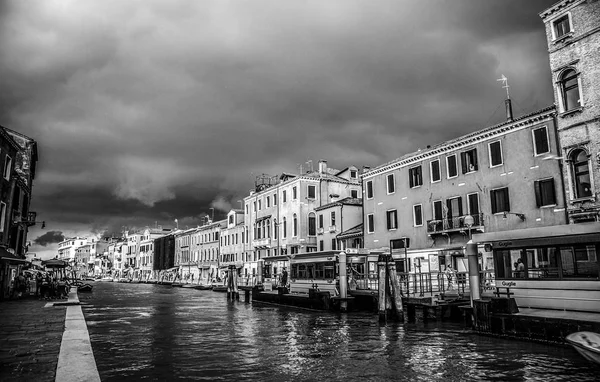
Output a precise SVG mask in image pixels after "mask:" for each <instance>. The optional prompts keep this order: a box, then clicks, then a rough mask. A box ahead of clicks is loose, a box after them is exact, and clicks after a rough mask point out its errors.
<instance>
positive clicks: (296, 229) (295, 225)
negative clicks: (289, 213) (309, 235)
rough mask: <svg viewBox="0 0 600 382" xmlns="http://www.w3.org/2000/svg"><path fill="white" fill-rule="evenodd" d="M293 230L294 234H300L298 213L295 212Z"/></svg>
mask: <svg viewBox="0 0 600 382" xmlns="http://www.w3.org/2000/svg"><path fill="white" fill-rule="evenodd" d="M293 224H294V225H293V229H294V230H293V232H294V235H293V236H298V216H296V214H294V222H293Z"/></svg>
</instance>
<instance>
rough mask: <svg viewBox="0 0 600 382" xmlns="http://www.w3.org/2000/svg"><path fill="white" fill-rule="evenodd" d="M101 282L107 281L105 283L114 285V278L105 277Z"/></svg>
mask: <svg viewBox="0 0 600 382" xmlns="http://www.w3.org/2000/svg"><path fill="white" fill-rule="evenodd" d="M100 281H105V282H109V283H112V282H113V278H112V277H109V276H105V277H102V278H101V279H100Z"/></svg>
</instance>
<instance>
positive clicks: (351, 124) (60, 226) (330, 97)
mask: <svg viewBox="0 0 600 382" xmlns="http://www.w3.org/2000/svg"><path fill="white" fill-rule="evenodd" d="M554 2H555V1H554V0H550V1H547V0H544V1H543V0H528V1H522V0H511V1H509V0H503V1H500V0H496V1H484V0H445V1H442V0H412V1H400V0H390V1H380V0H375V1H372V0H363V1H353V0H338V1H334V0H327V1H322V0H315V1H311V0H302V1H300V0H287V1H282V0H271V1H262V0H243V1H242V0H239V1H225V0H216V1H207V0H202V1H195V0H189V1H183V0H182V1H167V0H165V1H148V0H144V1H141V0H140V1H124V0H112V1H108V0H104V1H92V0H90V1H85V0H73V1H58V0H57V1H53V0H43V1H42V0H40V1H33V0H32V1H19V0H14V1H9V2H6V1H2V0H0V43H1V45H0V47H1V51H0V86H1V89H2V91H1V92H0V124H2V125H4V126H6V127H9V128H12V129H15V130H17V131H20V132H22V133H24V134H27V135H29V136H30V137H32V138H34V139H36V140H37V142H38V144H39V153H40V162H39V173H38V176H37V179H36V181H35V184H34V186H35V187H34V200H33V203H32V208H33V209H34V210H36V211H37V212H38V216H39V217H40V219H41V220H45V221H46V222H47V228H46V230H45V231H41V230H40V229H37V228H36V229H34V230H32V232H31V233H30V238H31V240H32V241H34V240H35V239H36V238H39V237H41V236H42V235H44V234H45V236H44V237H43V238H41V239H40V240H37V241H35V242H34V245H33V246H32V247H31V248H30V250H31V251H32V252H36V253H45V254H52V255H54V254H55V253H56V245H55V243H53V241H54V240H55V239H59V238H61V237H62V235H65V236H72V235H92V234H99V233H101V232H103V231H105V230H109V231H111V232H118V231H120V230H121V229H122V227H124V226H127V227H144V226H146V225H149V226H153V225H155V224H162V225H164V226H172V225H173V224H174V223H173V221H174V219H175V218H177V219H178V220H179V225H180V227H181V226H182V225H183V226H185V225H189V226H195V225H197V224H199V222H200V217H201V216H202V215H203V214H206V213H208V212H209V208H210V207H211V206H213V207H214V208H215V211H216V213H215V214H216V216H215V217H216V218H219V217H222V216H223V213H224V212H226V211H227V210H229V208H231V207H239V203H237V200H239V199H241V198H242V197H243V196H245V195H247V193H248V190H249V189H250V188H252V186H253V180H254V176H255V175H257V174H261V173H267V174H272V175H275V174H279V173H281V172H282V171H287V172H294V171H298V165H299V164H300V163H304V162H307V161H308V160H312V161H313V162H314V163H315V164H316V163H317V161H318V160H319V159H325V160H327V161H328V163H329V165H330V166H331V167H335V168H344V167H346V166H347V165H351V164H354V165H356V166H358V167H361V166H364V165H368V166H376V165H379V164H381V163H383V162H386V161H389V160H392V159H394V158H397V157H399V156H401V155H402V154H405V153H407V152H410V151H414V150H415V149H417V148H419V147H426V146H427V145H428V144H431V145H433V144H436V143H439V142H442V141H444V140H447V139H450V138H453V137H456V136H458V135H461V134H465V133H468V132H470V131H473V130H477V129H481V128H484V127H486V126H489V125H492V124H495V123H498V122H501V121H502V119H503V110H502V107H503V106H502V105H503V100H504V97H505V91H504V89H502V87H501V84H500V83H498V82H497V81H496V79H498V78H500V76H501V74H504V75H506V76H507V77H508V78H509V83H510V85H511V88H510V90H511V96H512V98H513V101H514V108H515V114H523V113H528V112H531V111H534V110H537V109H540V108H543V107H546V106H549V105H551V104H552V102H553V98H552V91H551V79H550V71H549V65H548V56H547V48H546V42H545V36H544V26H543V24H542V21H541V19H540V18H539V16H538V12H540V11H542V10H543V9H545V8H547V7H548V6H550V5H552V4H553V3H554ZM305 168H306V167H305ZM38 228H39V227H38ZM48 231H51V232H48Z"/></svg>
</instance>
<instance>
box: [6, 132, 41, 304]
mask: <svg viewBox="0 0 600 382" xmlns="http://www.w3.org/2000/svg"><path fill="white" fill-rule="evenodd" d="M37 161H38V151H37V142H36V141H35V140H33V139H32V138H30V137H28V136H26V135H24V134H21V133H19V132H17V131H14V130H11V129H9V128H6V127H4V126H0V299H5V298H7V297H9V294H10V290H11V289H10V286H11V282H12V280H13V279H14V278H15V276H16V275H17V274H18V273H19V271H20V270H21V269H22V267H23V266H24V265H26V264H27V261H26V260H25V254H26V253H27V248H28V241H27V233H28V230H29V227H31V226H33V225H35V224H37V223H38V222H37V220H36V219H37V214H36V212H34V211H31V210H30V204H31V196H32V189H33V180H34V178H35V174H36V166H37ZM40 224H42V223H41V222H40ZM42 225H43V224H42Z"/></svg>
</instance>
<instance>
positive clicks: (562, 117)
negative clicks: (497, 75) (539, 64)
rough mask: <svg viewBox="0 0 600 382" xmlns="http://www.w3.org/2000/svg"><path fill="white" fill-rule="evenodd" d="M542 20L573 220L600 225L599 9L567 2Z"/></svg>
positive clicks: (583, 2) (597, 5) (590, 3)
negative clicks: (593, 222) (544, 28)
mask: <svg viewBox="0 0 600 382" xmlns="http://www.w3.org/2000/svg"><path fill="white" fill-rule="evenodd" d="M540 16H541V18H542V20H543V22H544V24H545V27H546V36H547V42H548V53H549V58H550V69H551V71H552V82H553V84H554V98H555V101H556V102H555V104H556V106H557V114H558V116H557V127H558V132H559V138H560V142H561V146H562V151H561V152H560V153H559V155H558V157H559V158H560V159H562V161H563V162H564V167H563V176H564V178H565V191H566V194H567V198H568V199H567V211H568V213H569V220H570V221H571V222H573V223H578V222H592V221H600V172H599V169H600V65H599V64H598V63H599V62H600V3H598V2H597V1H586V0H563V1H559V2H558V3H556V4H554V5H553V6H552V7H550V8H548V9H546V10H545V11H543V12H541V13H540ZM560 159H559V160H560Z"/></svg>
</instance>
